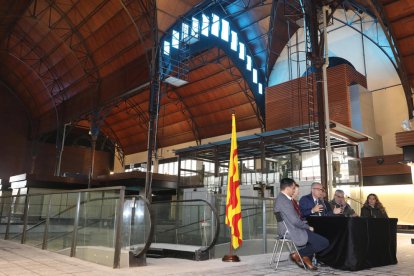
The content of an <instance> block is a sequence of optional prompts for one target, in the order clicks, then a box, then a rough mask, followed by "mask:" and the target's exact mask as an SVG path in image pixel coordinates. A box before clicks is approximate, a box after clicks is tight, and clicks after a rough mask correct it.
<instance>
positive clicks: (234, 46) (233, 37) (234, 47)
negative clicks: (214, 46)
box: [230, 31, 239, 51]
mask: <svg viewBox="0 0 414 276" xmlns="http://www.w3.org/2000/svg"><path fill="white" fill-rule="evenodd" d="M238 42H239V41H238V39H237V33H236V32H234V31H231V44H230V48H231V49H232V50H233V51H237V43H238Z"/></svg>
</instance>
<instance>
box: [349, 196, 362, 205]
mask: <svg viewBox="0 0 414 276" xmlns="http://www.w3.org/2000/svg"><path fill="white" fill-rule="evenodd" d="M345 197H346V198H347V199H350V200H352V201H354V202H356V203H359V204H361V205H364V204H363V203H362V202H361V201H359V200H356V199H353V198H352V197H350V196H345Z"/></svg>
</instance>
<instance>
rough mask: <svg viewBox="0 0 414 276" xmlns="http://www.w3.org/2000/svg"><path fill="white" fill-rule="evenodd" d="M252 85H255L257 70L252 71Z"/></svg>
mask: <svg viewBox="0 0 414 276" xmlns="http://www.w3.org/2000/svg"><path fill="white" fill-rule="evenodd" d="M253 83H257V70H256V69H253Z"/></svg>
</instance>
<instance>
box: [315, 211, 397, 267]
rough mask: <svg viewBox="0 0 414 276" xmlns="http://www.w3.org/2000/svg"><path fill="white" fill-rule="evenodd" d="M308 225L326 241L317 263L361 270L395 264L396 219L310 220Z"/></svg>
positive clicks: (348, 218)
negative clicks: (325, 247) (327, 241)
mask: <svg viewBox="0 0 414 276" xmlns="http://www.w3.org/2000/svg"><path fill="white" fill-rule="evenodd" d="M307 220H308V223H309V225H311V226H312V227H314V229H315V233H318V234H320V235H322V236H324V237H325V238H327V239H328V240H329V243H330V244H329V247H328V248H327V249H326V250H324V251H323V252H321V253H320V254H319V255H318V260H319V261H321V262H323V263H325V264H327V265H329V266H331V267H333V268H337V269H343V270H351V271H355V270H361V269H367V268H371V267H376V266H384V265H392V264H396V263H397V256H396V254H397V221H398V219H395V218H361V217H309V218H308V219H307Z"/></svg>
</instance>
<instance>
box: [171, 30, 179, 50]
mask: <svg viewBox="0 0 414 276" xmlns="http://www.w3.org/2000/svg"><path fill="white" fill-rule="evenodd" d="M179 41H180V33H179V32H177V31H175V30H173V31H172V38H171V46H173V47H174V48H175V49H178V44H179Z"/></svg>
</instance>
